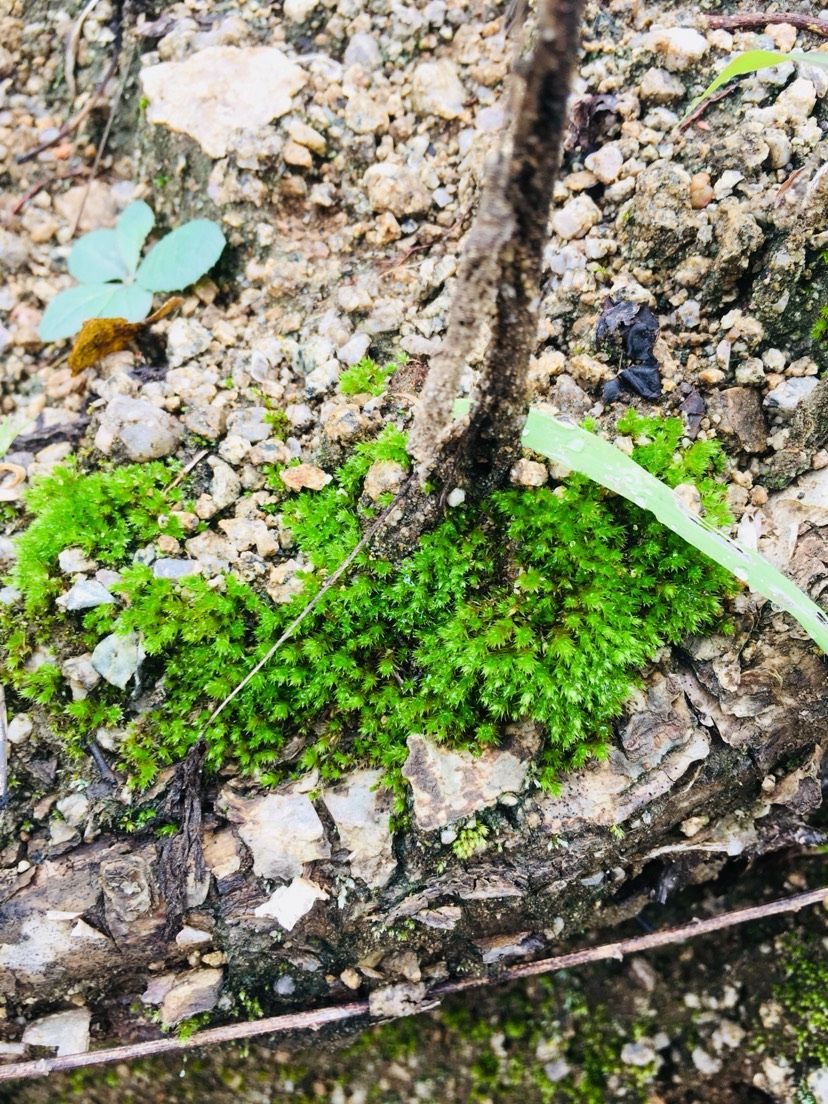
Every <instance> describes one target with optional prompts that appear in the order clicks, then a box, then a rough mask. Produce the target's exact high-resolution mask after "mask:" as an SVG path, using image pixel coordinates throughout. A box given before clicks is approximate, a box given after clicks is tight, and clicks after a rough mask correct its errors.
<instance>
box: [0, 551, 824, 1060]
mask: <svg viewBox="0 0 828 1104" xmlns="http://www.w3.org/2000/svg"><path fill="white" fill-rule="evenodd" d="M805 544H806V547H805V548H804V549H803V558H802V561H801V565H797V564H795V565H794V567H793V570H794V571H795V572H801V571H802V570H804V569H805V567H806V566H807V565H808V564H815V563H816V562H817V561H818V560H819V561H820V562H822V559H821V558H822V557H823V556H828V553H826V550H825V548H824V542H823V545H820V547H817V546H816V545H815V544H814V541H813V539H809V541H806V542H805ZM820 548H821V549H822V551H820ZM809 570H810V568H809ZM813 570H814V571H815V570H817V569H816V567H814V568H813ZM722 646H724V645H722ZM720 679H721V680H723V683H724V684H723V683H722V682H720V681H719V680H720ZM647 687H648V693H647V694H646V696H645V697H644V698H643V699H642V702H641V703H640V704H639V707H638V710H639V711H638V712H634V713H633V714H632V715H631V716H630V717H629V718H628V720H627V721H626V722H625V723H624V724H623V725H622V726H621V727H620V730H619V741H620V745H619V747H620V748H623V749H624V750H623V751H620V750H618V751H614V752H613V753H612V756H611V757H610V760H609V761H608V762H607V763H606V764H603V765H600V766H598V765H593V766H592V767H590V768H587V769H586V770H584V771H581V772H579V773H578V774H577V775H574V776H572V778H571V779H569V780H565V784H564V789H563V792H562V794H561V795H560V796H557V797H547V796H545V795H543V794H540V793H538V792H537V791H529V792H524V793H522V794H521V795H520V796H519V799H518V802H517V804H516V805H514V806H513V807H512V808H511V809H510V810H509V813H508V816H507V815H504V814H503V813H502V812H497V810H496V808H495V807H493V808H492V810H490V815H493V816H494V817H495V821H494V823H495V824H496V825H497V827H496V829H495V832H496V839H497V843H498V846H497V847H496V848H494V847H493V848H490V849H489V850H488V851H486V852H484V853H483V854H481V855H479V856H477V857H475V858H474V859H472V860H468V861H463V860H461V859H459V858H457V857H455V856H454V855H453V854H452V853H451V850H450V849H448V848H446V847H444V846H440V843H439V835H440V832H439V830H436V831H425V830H417V829H416V828H412V829H409V830H407V831H403V832H400V833H398V836H397V842H396V847H395V849H394V852H393V855H392V856H391V864H392V868H393V870H392V872H391V874H390V876H389V877H387V878H386V879H385V880H383V881H382V882H381V884H374V885H369V884H367V883H366V882H364V881H362V880H361V878H360V875H359V874H357V873H356V872H355V870H354V869H352V868H351V867H350V865H349V851H348V848H349V847H350V846H351V844H349V845H347V846H345V847H343V845H342V843H341V842H337V835H336V830H335V829H334V828H332V827H328V828H326V829H325V833H326V841H327V842H326V843H325V846H324V847H322V848H320V849H319V850H318V851H317V855H318V856H319V857H318V858H315V859H313V860H312V861H309V862H307V863H305V865H304V867H303V869H304V874H303V877H304V878H306V879H309V880H310V881H311V883H312V884H313V885H315V886H318V887H320V888H321V889H323V890H324V892H325V894H327V899H325V900H320V901H319V902H317V903H316V904H315V905H314V906H313V908H312V910H311V911H309V912H308V914H307V915H306V916H305V917H304V918H303V919H302V920H301V921H300V922H299V923H298V924H296V925H295V926H294V927H293V928H291V929H289V930H285V929H283V928H282V927H280V925H278V924H277V923H276V921H275V920H274V919H270V918H268V916H267V915H266V914H262V912H261V911H259V912H257V909H258V910H261V906H262V905H263V903H264V902H266V901H268V900H269V897H270V894H271V893H272V891H273V889H272V887H273V883H272V882H271V883H268V881H267V880H266V879H264V878H263V877H261V876H258V875H257V873H256V871H255V870H254V869H253V864H252V861H251V852H250V851H249V850H248V847H247V845H246V844H245V843H243V842H242V840H241V838H240V836H239V834H240V833H243V834H246V835H247V838H248V839H249V838H250V837H249V834H248V833H246V829H245V822H244V819H243V815H244V814H243V813H242V815H241V819H239V817H238V816H235V815H233V816H231V814H230V812H229V811H228V806H227V802H226V801H223V800H221V799H220V794H221V793H224V792H225V791H226V790H227V785H226V783H224V782H223V781H222V780H221V779H218V780H215V779H212V780H207V783H206V786H205V787H204V791H203V795H202V802H203V812H202V817H203V823H202V826H201V832H202V836H203V838H204V840H205V854H206V857H207V867H208V872H209V878H205V880H204V881H203V882H202V883H201V884H192V880H190V883H188V884H187V885H186V889H185V902H184V903H185V908H186V911H185V913H184V915H183V917H181V920H180V922H179V923H176V924H174V925H171V924H170V923H168V917H169V915H170V913H171V912H174V911H176V909H177V905H176V897H175V892H174V890H171V888H170V882H169V880H168V879H165V876H164V865H165V845H166V843H167V841H166V840H164V839H158V838H157V837H155V836H154V835H153V833H152V832H151V830H150V831H147V832H145V833H143V834H142V835H140V836H138V837H134V836H133V837H130V836H125V835H123V834H119V833H117V832H109V833H104V834H103V835H101V836H100V837H99V838H97V839H95V840H93V841H92V842H89V843H82V842H79V843H75V844H69V845H63V847H61V848H58V849H54V848H51V849H50V847H49V838H48V830H47V828H46V827H43V828H40V829H39V830H38V831H39V834H37V833H35V834H34V835H33V834H32V833H31V832H30V833H29V835H30V837H31V838H30V839H29V842H28V852H27V853H28V855H29V856H30V858H31V857H32V856H34V855H37V854H40V855H41V859H40V860H38V861H37V862H36V863H34V864H33V865H32V866H30V867H28V868H27V869H24V870H18V869H17V867H16V865H14V864H12V865H11V866H10V867H8V869H7V870H6V871H5V872H4V874H6V875H8V876H7V877H5V878H4V879H3V880H2V881H0V901H2V904H1V905H0V998H2V999H3V1000H4V1002H5V1004H6V1008H7V1011H8V1015H7V1019H6V1021H5V1024H6V1027H5V1030H4V1033H3V1034H4V1036H5V1038H7V1039H10V1040H13V1039H14V1038H16V1037H18V1035H16V1034H15V1032H18V1031H19V1028H18V1026H17V1024H18V1021H17V1020H16V1019H15V1017H16V1016H18V1015H20V1014H22V1015H23V1016H24V1018H25V1019H26V1020H31V1019H34V1018H36V1017H37V1016H39V1015H44V1014H46V1013H49V1012H52V1011H56V1010H58V1009H61V1008H65V1007H67V1005H69V1006H71V1004H70V1001H71V1003H74V1004H77V1003H79V1002H81V1001H82V1002H84V1004H85V1005H86V1007H87V1008H89V1010H90V1012H91V1013H92V1022H93V1025H94V1027H95V1035H96V1037H97V1038H100V1039H101V1040H102V1041H103V1040H106V1039H112V1038H113V1036H114V1037H115V1038H120V1039H121V1040H123V1041H135V1040H142V1039H144V1040H145V1039H147V1036H148V1035H150V1036H155V1035H157V1029H156V1028H155V1027H153V1026H152V1025H150V1024H148V1023H147V1022H146V1020H145V1019H144V1017H143V1016H142V1015H141V1013H140V1012H139V1011H136V1012H134V1013H130V1014H129V1015H128V1016H126V1018H125V1015H124V1010H125V1009H127V1008H130V1007H131V1006H134V1007H135V1008H136V1009H140V1008H142V1007H143V1005H142V1003H141V995H142V994H143V993H144V991H145V990H146V987H147V985H148V983H149V982H150V981H152V979H153V978H157V977H158V976H159V975H161V974H164V973H169V974H171V975H174V976H175V977H181V978H186V977H188V976H190V974H191V973H192V968H193V967H194V966H195V967H197V968H199V956H200V954H202V953H203V954H204V955H205V956H206V961H202V963H201V966H204V967H206V966H210V965H211V964H212V963H218V964H219V965H218V972H219V973H220V974H221V975H222V976H221V982H222V992H225V993H228V994H232V993H233V992H236V991H238V989H239V988H244V989H246V990H247V991H248V992H256V993H261V994H265V993H269V994H270V995H271V997H270V1003H269V1004H268V1003H267V1001H265V1004H264V1010H265V1013H266V1014H268V1013H270V1014H272V1013H274V1012H277V1011H278V1007H279V1001H278V1000H276V1002H275V1005H274V1002H273V984H274V980H275V979H277V978H279V977H281V976H283V975H284V974H285V973H286V972H287V973H289V974H290V975H291V976H292V977H293V978H294V979H295V986H296V987H295V991H294V992H293V993H292V995H291V998H290V1001H291V1005H292V1007H293V1008H294V1009H299V1010H302V1009H308V1008H319V1007H320V1006H323V1007H324V1006H328V1005H330V1004H335V1003H336V1002H337V1001H338V1000H343V999H347V998H348V997H349V993H348V990H347V989H346V988H345V986H344V985H343V984H342V983H341V982H340V981H338V980H337V979H338V978H339V975H340V974H343V972H344V971H346V970H348V969H350V970H353V971H354V972H355V973H356V974H357V977H358V978H359V980H360V985H361V989H362V992H361V994H360V995H361V996H365V995H366V992H367V990H373V989H375V988H381V987H382V986H383V985H387V984H392V983H393V982H394V981H395V980H397V979H398V978H399V974H398V973H396V971H397V969H398V967H397V966H396V965H395V956H396V955H397V954H398V953H399V952H400V951H401V950H402V949H404V950H405V951H406V953H407V954H409V955H410V956H411V957H412V958H413V960H414V961H416V963H417V964H418V968H420V969H422V972H423V976H424V977H428V976H429V971H430V970H432V971H433V970H436V969H438V968H439V969H440V970H442V971H443V976H445V970H446V964H449V967H448V970H449V977H448V979H447V980H448V981H449V982H455V981H457V980H458V979H463V978H481V977H488V976H490V974H491V968H490V967H489V966H488V965H487V962H488V963H491V962H495V961H497V960H498V959H497V955H498V954H499V951H498V948H500V947H502V946H503V945H505V946H506V948H507V950H506V952H504V953H506V954H507V961H508V958H511V959H512V961H514V959H515V958H518V959H521V958H522V959H524V960H527V959H532V958H534V957H537V956H538V955H539V954H540V955H543V956H545V957H546V956H549V955H550V954H552V955H557V954H558V953H560V952H561V951H564V952H566V951H567V950H568V947H571V946H572V941H573V940H574V941H575V943H576V945H577V943H578V942H579V941H580V940H578V939H577V933H579V932H583V931H584V930H588V929H594V928H596V927H609V926H611V925H613V924H615V923H617V922H618V921H619V920H620V919H624V918H628V917H631V916H635V915H636V914H637V913H638V912H639V911H640V910H641V908H643V907H644V906H645V905H647V904H651V902H652V901H653V900H654V899H656V898H657V897H658V896H659V894H661V893H662V890H663V889H664V887H666V886H673V887H676V886H680V885H683V884H687V883H689V882H695V881H703V880H706V879H707V878H710V877H711V876H714V875H715V873H716V872H718V871H719V870H720V869H721V868H722V865H723V864H724V863H725V862H726V861H727V858H728V855H732V854H733V853H734V851H738V852H739V853H740V854H741V855H742V856H743V857H745V858H750V857H751V856H754V855H758V854H761V853H763V852H766V851H768V850H773V849H777V848H779V847H787V846H790V845H791V844H792V843H797V842H799V843H803V842H804V843H813V842H814V841H815V840H818V839H819V836H818V834H817V833H815V832H814V830H813V829H811V828H809V827H808V826H807V823H806V822H805V821H804V820H803V817H804V816H805V815H806V814H807V813H808V811H809V810H811V809H813V808H814V807H815V805H816V804H818V802H819V799H820V791H819V760H820V750H821V742H822V741H823V740H824V737H825V734H826V732H828V695H826V693H825V683H824V659H823V657H821V656H819V655H817V654H816V653H815V651H814V650H813V648H812V647H811V645H810V643H809V642H808V641H806V640H802V639H800V638H799V637H798V636H797V634H796V633H792V632H791V631H790V628H789V627H788V625H787V624H786V622H785V619H784V618H782V617H771V616H769V611H767V610H765V611H764V612H763V611H762V610H755V611H754V612H753V613H752V614H751V615H750V616H748V617H747V619H746V620H743V621H742V623H741V625H740V628H739V630H738V643H737V645H736V646H735V647H734V650H733V652H732V653H730V652H728V653H727V654H726V655H724V656H722V657H717V656H715V655H714V656H711V653H710V650H709V645H705V647H704V648H701V649H700V651H699V657H698V658H697V659H692V658H691V657H690V656H689V655H685V654H683V653H675V654H674V656H673V658H672V661H671V662H670V663H669V664H668V663H667V662H666V661H664V662H663V663H662V667H661V669H660V670H657V671H654V672H653V673H652V674H651V675H650V678H649V681H648V683H647ZM728 687H729V689H728ZM671 748H673V750H670V749H671ZM694 748H698V749H699V750H695V751H693V750H692V749H694ZM688 749H689V750H690V751H691V752H692V753H691V754H687V751H688ZM619 770H620V771H621V773H620V774H619V773H618V771H619ZM602 779H606V782H605V783H604V782H602V781H601V780H602ZM168 785H169V783H168ZM233 785H234V787H238V786H240V785H241V786H242V791H241V792H242V793H243V794H244V793H245V789H244V784H243V783H242V782H240V781H238V780H237V781H235V782H234V783H233ZM422 785H423V786H425V787H427V786H428V785H429V780H428V778H427V777H426V778H424V779H423V780H422ZM596 787H597V788H596ZM180 788H181V787H179V789H180ZM236 792H238V790H237V791H236ZM247 792H249V794H250V799H251V800H252V799H256V790H255V787H253V786H249V787H248V788H247ZM293 792H294V790H293V788H292V787H291V786H290V785H289V784H288V785H287V786H283V787H280V788H279V789H278V790H277V791H276V793H277V794H291V793H293ZM325 792H326V791H325V790H323V800H324V793H325ZM179 796H182V795H181V794H179ZM313 796H314V795H313V794H311V797H313ZM303 800H304V799H303ZM247 803H248V798H247V796H245V797H244V799H243V800H242V801H241V803H240V807H245V806H246V804H247ZM181 804H182V802H181V801H179V806H180V805H181ZM184 804H186V802H184ZM316 804H317V806H318V807H319V809H320V810H321V809H322V801H321V800H317V801H316ZM3 815H4V817H6V818H7V819H6V823H7V824H10V821H9V819H8V817H9V815H10V814H9V810H6V812H5V813H4V814H3ZM228 817H229V818H230V822H229V823H228ZM617 821H620V823H621V825H622V827H623V833H622V834H620V833H614V832H613V831H610V828H611V827H612V826H613V825H614V824H615V823H616V822H617ZM272 831H273V833H274V838H276V839H278V838H279V836H280V829H279V823H278V822H274V823H273V828H272ZM282 831H284V830H282ZM7 838H9V839H10V838H11V837H10V836H9V837H7ZM558 840H560V841H565V843H566V846H556V841H558ZM219 843H220V844H221V847H222V848H226V849H228V852H227V853H230V854H231V855H232V856H233V862H232V863H229V864H228V863H227V862H226V860H225V859H224V858H223V857H222V856H223V855H224V854H225V852H224V851H222V856H219V857H218V858H217V857H216V848H217V846H218V844H219ZM219 849H220V850H221V848H219ZM184 877H185V872H184V870H181V872H180V881H184ZM180 923H184V924H185V925H188V926H189V929H190V930H192V926H193V925H195V926H196V927H200V928H201V930H207V931H208V932H209V933H210V941H209V943H208V944H207V946H208V947H209V954H208V953H207V952H206V951H205V952H199V954H197V955H196V958H195V959H194V958H193V952H192V949H191V948H190V947H188V946H187V945H186V944H180V943H179V942H177V940H176V935H178V934H179V932H180V927H179V924H180ZM400 924H401V925H403V928H401V929H399V930H398V929H397V925H400ZM173 929H175V930H173ZM388 929H393V930H395V931H398V934H397V935H396V937H395V938H391V936H390V935H389V936H388V937H387V938H385V937H383V935H382V932H383V930H388ZM403 931H404V940H403V941H402V942H401V941H400V940H401V935H400V932H403ZM556 933H561V934H560V935H558V934H556ZM274 936H276V937H277V938H274ZM510 948H511V949H510ZM492 954H494V955H495V957H494V958H492V957H491V956H492ZM216 956H218V958H216ZM487 956H488V957H487ZM357 967H359V970H357V969H356V968H357ZM362 967H365V970H366V971H367V972H361V970H362ZM504 967H505V963H502V962H500V963H499V965H498V971H502V969H503V968H504ZM212 968H213V969H215V967H214V966H213V967H212ZM527 968H528V969H530V970H531V969H532V966H531V965H529V964H527ZM438 976H439V975H438ZM498 976H500V974H499V972H498ZM263 999H264V998H263ZM9 1032H11V1034H9Z"/></svg>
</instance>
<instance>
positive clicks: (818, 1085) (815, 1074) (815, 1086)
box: [807, 1066, 828, 1104]
mask: <svg viewBox="0 0 828 1104" xmlns="http://www.w3.org/2000/svg"><path fill="white" fill-rule="evenodd" d="M807 1085H808V1088H809V1089H810V1091H811V1095H812V1096H813V1098H814V1100H815V1101H816V1104H828V1066H823V1067H822V1068H821V1069H817V1070H813V1071H812V1072H811V1073H809V1074H808V1078H807Z"/></svg>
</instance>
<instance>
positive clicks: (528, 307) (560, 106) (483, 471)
mask: <svg viewBox="0 0 828 1104" xmlns="http://www.w3.org/2000/svg"><path fill="white" fill-rule="evenodd" d="M582 8H583V3H582V0H543V2H542V3H540V4H539V5H538V11H537V22H538V29H537V38H536V42H535V45H534V48H533V52H532V54H531V57H530V58H529V59H528V60H527V61H525V62H523V63H519V64H518V66H517V67H516V71H515V73H514V74H513V77H512V80H513V87H512V89H511V96H510V111H509V116H510V123H509V129H508V133H507V136H506V138H505V141H504V142H503V145H502V148H501V149H500V150H499V151H498V152H497V153H496V154H495V156H494V158H493V161H492V164H491V167H490V170H489V174H488V179H487V181H486V183H485V186H484V189H483V195H482V197H481V200H480V208H479V210H478V213H477V216H476V218H475V221H474V224H473V226H472V229H471V230H470V232H469V235H468V237H467V239H466V242H465V246H464V251H463V256H462V260H461V266H460V273H459V277H458V282H457V289H456V291H455V294H454V298H453V300H452V306H451V313H450V315H449V323H448V329H447V333H446V337H445V341H444V345H443V348H442V349H441V351H440V352H439V354H437V355H436V356H435V357H434V358H433V359H432V362H431V366H430V369H429V373H428V377H427V378H426V382H425V385H424V387H423V393H422V398H421V402H420V405H419V407H418V409H417V411H416V414H415V419H414V425H413V428H412V431H411V435H410V438H409V449H410V451H411V453H412V455H413V456H414V457H415V458H416V459H417V461H418V464H419V475H420V478H421V480H425V479H426V478H427V477H429V476H430V475H431V474H432V473H436V474H437V475H438V477H439V478H440V479H441V481H442V483H443V485H444V487H451V486H453V485H463V486H466V487H467V489H470V490H471V491H472V493H474V494H475V495H481V496H482V495H484V494H486V493H487V491H488V490H490V489H491V488H492V486H495V485H497V483H498V482H501V481H502V480H503V478H504V476H505V474H506V473H508V471H509V469H510V468H511V466H512V464H513V462H514V460H515V458H516V457H517V455H519V451H520V435H521V430H522V428H523V422H524V419H525V417H526V410H527V396H526V380H527V372H528V367H529V358H530V355H531V353H532V351H533V349H534V344H535V338H536V331H537V305H538V299H539V289H540V282H541V266H542V259H543V248H544V245H545V243H546V239H547V233H548V230H547V227H548V221H549V209H550V203H551V200H552V189H553V186H554V183H555V178H556V176H557V172H558V163H559V159H560V153H561V149H562V146H563V140H564V136H565V133H566V124H567V111H566V107H567V97H568V94H569V88H570V83H571V79H572V73H573V70H574V67H575V64H576V61H577V57H578V44H579V34H580V21H581V12H582ZM485 322H488V323H489V324H490V326H491V340H490V344H489V350H488V353H487V356H486V360H485V364H484V367H483V369H482V372H481V375H480V380H479V382H478V384H477V388H476V391H475V395H474V400H473V407H472V411H471V414H470V417H469V419H468V421H467V422H466V423H460V424H453V422H452V416H453V415H452V407H453V404H454V400H455V398H456V396H457V393H458V389H459V385H460V378H461V375H462V373H463V370H464V368H465V366H466V363H467V361H468V358H469V355H470V353H471V350H472V347H473V345H474V343H475V342H476V341H477V339H478V337H479V335H480V332H481V327H482V325H483V324H484V323H485ZM411 531H412V530H411V529H409V533H408V536H409V537H410V535H411Z"/></svg>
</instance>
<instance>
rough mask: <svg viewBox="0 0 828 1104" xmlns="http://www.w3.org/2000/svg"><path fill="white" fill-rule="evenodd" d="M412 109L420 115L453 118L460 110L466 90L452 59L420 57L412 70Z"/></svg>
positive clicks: (461, 111)
mask: <svg viewBox="0 0 828 1104" xmlns="http://www.w3.org/2000/svg"><path fill="white" fill-rule="evenodd" d="M413 85H414V88H413V94H412V99H413V102H414V109H415V110H416V111H418V112H420V113H421V114H422V115H436V116H437V117H438V118H440V119H456V118H457V117H458V116H460V115H462V114H463V110H464V109H463V104H464V102H465V100H466V90H465V88H464V87H463V82H462V81H461V80H460V77H459V76H458V73H457V68H456V67H455V65H454V62H453V61H450V60H449V59H448V58H442V59H441V60H440V61H422V62H420V64H419V65H418V66H417V68H416V69H415V70H414V80H413Z"/></svg>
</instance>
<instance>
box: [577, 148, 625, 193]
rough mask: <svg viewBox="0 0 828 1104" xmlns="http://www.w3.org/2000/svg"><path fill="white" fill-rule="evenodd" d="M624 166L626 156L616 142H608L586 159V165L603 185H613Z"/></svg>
mask: <svg viewBox="0 0 828 1104" xmlns="http://www.w3.org/2000/svg"><path fill="white" fill-rule="evenodd" d="M623 164H624V154H623V153H622V152H621V149H620V147H619V146H618V145H616V143H615V142H608V143H607V145H605V146H601V148H600V149H597V150H596V151H595V152H594V153H591V154H590V155H589V156H588V157H586V158H585V159H584V165H586V167H587V168H588V169H589V171H590V172H591V173H594V174H595V175H596V176H597V177H598V179H599V180H600V181H601V183H602V184H612V182H613V181H614V180H617V179H618V174H619V173H620V172H621V166H622V165H623Z"/></svg>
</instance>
